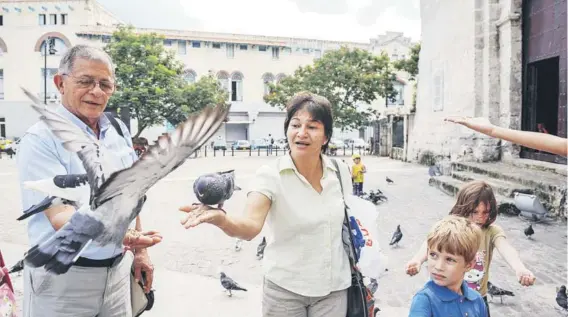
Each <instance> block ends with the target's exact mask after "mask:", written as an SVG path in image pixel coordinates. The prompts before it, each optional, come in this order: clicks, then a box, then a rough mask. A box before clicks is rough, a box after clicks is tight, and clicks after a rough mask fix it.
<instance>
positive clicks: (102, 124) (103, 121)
mask: <svg viewBox="0 0 568 317" xmlns="http://www.w3.org/2000/svg"><path fill="white" fill-rule="evenodd" d="M55 112H57V113H58V114H60V115H61V116H63V117H65V118H66V119H69V121H71V122H73V123H74V124H75V125H77V126H78V127H79V128H81V130H84V131H87V132H89V133H91V134H93V133H94V131H93V130H92V129H91V128H90V127H89V126H88V125H87V124H86V123H85V122H83V121H81V119H79V118H78V117H77V116H76V115H74V114H73V113H71V112H70V111H69V110H68V109H67V108H66V107H65V106H63V105H62V104H60V105H59V106H57V108H56V109H55ZM109 127H110V121H109V119H108V118H107V117H106V115H105V114H104V113H102V114H101V116H100V117H99V129H100V133H101V136H103V135H104V133H105V132H106V130H107V129H108V128H109Z"/></svg>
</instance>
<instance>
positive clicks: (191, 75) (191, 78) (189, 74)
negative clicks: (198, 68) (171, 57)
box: [183, 69, 197, 84]
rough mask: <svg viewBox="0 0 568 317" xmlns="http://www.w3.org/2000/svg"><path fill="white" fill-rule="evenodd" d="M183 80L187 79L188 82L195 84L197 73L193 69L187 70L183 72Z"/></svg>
mask: <svg viewBox="0 0 568 317" xmlns="http://www.w3.org/2000/svg"><path fill="white" fill-rule="evenodd" d="M183 79H185V81H186V82H188V83H190V84H193V83H195V81H196V79H197V73H196V72H195V71H194V70H193V69H186V70H185V71H184V72H183Z"/></svg>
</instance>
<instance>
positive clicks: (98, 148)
mask: <svg viewBox="0 0 568 317" xmlns="http://www.w3.org/2000/svg"><path fill="white" fill-rule="evenodd" d="M22 89H23V88H22ZM23 90H24V93H25V94H26V95H27V96H28V97H29V98H30V99H31V100H32V101H33V102H34V104H33V105H32V108H33V109H34V110H36V111H37V112H39V113H40V114H41V117H40V119H41V120H42V121H43V122H44V123H45V124H46V125H47V126H48V127H49V128H50V130H51V131H52V132H53V134H54V135H55V136H56V137H57V138H59V139H60V140H61V142H62V145H63V146H64V148H65V149H66V150H68V151H69V152H71V153H77V155H78V157H79V159H80V160H81V162H82V163H83V167H84V168H85V171H86V172H87V178H88V183H89V187H90V188H89V189H90V193H91V194H90V199H89V203H88V204H84V205H82V206H81V207H80V208H79V209H78V210H77V211H76V212H75V213H73V215H72V216H71V219H70V220H69V221H68V222H67V223H66V224H65V225H63V227H61V228H60V229H59V230H57V231H56V232H55V233H54V234H52V235H51V236H50V237H46V238H45V239H42V240H41V242H40V243H39V244H37V245H35V246H33V247H32V248H31V249H30V250H29V251H28V252H27V255H26V257H25V265H29V266H30V267H42V266H44V267H45V270H46V271H48V272H50V273H53V274H63V273H66V272H67V271H68V270H69V268H70V267H71V265H72V264H73V263H74V262H75V261H76V260H77V259H78V258H79V256H80V255H81V253H82V251H83V250H84V249H85V247H87V246H88V245H89V244H90V243H92V242H93V241H96V242H98V243H99V244H101V245H105V244H109V243H114V244H115V245H116V246H117V247H118V248H122V243H123V239H124V236H125V234H126V231H127V229H128V226H129V224H130V223H131V222H132V220H134V219H135V218H136V216H137V215H138V213H140V211H141V210H142V206H143V204H144V200H145V199H144V197H145V194H146V192H147V191H148V190H149V189H150V188H151V187H152V186H153V185H154V184H156V183H157V182H158V181H159V180H160V179H162V178H164V177H165V176H166V175H168V174H169V173H170V172H172V171H173V170H175V169H176V168H178V167H179V166H180V165H182V164H183V163H184V162H185V160H186V159H187V158H188V157H189V156H190V155H191V154H193V153H194V152H195V150H196V149H197V148H198V147H199V146H201V145H203V144H204V143H205V142H206V141H207V140H208V139H210V138H211V136H213V135H214V134H215V132H216V131H217V130H218V129H219V128H220V127H221V125H222V124H223V122H224V120H225V119H226V117H227V115H228V113H229V109H230V105H229V106H225V105H220V106H215V107H207V108H205V109H204V110H203V111H201V113H199V114H194V115H191V116H189V117H188V119H187V120H186V121H185V122H183V123H182V124H180V125H179V126H178V127H177V128H176V129H175V130H174V131H173V132H172V134H171V135H165V136H161V137H160V138H159V139H158V142H157V143H156V144H155V145H153V146H152V147H150V148H149V149H148V151H147V152H146V153H144V155H143V156H142V157H140V159H139V160H138V161H136V162H135V163H134V164H133V165H132V166H131V167H130V168H125V169H123V170H120V171H114V170H115V168H113V166H112V164H111V163H110V162H109V160H108V156H110V155H113V154H112V153H111V152H110V151H109V150H107V149H106V148H105V147H104V146H102V145H101V144H100V143H99V140H98V139H97V138H95V137H94V136H92V135H90V134H87V133H85V132H84V131H83V130H81V129H80V128H79V127H77V126H76V125H75V124H74V123H72V122H71V121H69V120H68V119H66V118H65V117H62V116H61V115H59V114H58V113H56V112H55V111H53V110H51V109H50V108H48V107H47V106H46V105H44V104H42V102H41V101H40V100H39V99H38V98H37V97H36V96H35V95H33V94H32V93H31V92H29V91H27V90H26V89H23Z"/></svg>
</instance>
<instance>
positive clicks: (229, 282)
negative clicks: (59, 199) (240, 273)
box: [221, 272, 247, 297]
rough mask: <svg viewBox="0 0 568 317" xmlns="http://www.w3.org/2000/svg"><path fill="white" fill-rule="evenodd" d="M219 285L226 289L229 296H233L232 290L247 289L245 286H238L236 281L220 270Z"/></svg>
mask: <svg viewBox="0 0 568 317" xmlns="http://www.w3.org/2000/svg"><path fill="white" fill-rule="evenodd" d="M221 285H223V288H224V289H226V290H227V293H228V295H229V297H231V296H233V293H232V291H245V292H246V291H247V290H246V288H243V287H240V286H239V284H237V282H235V281H233V279H232V278H230V277H228V276H227V275H226V274H225V273H223V272H221Z"/></svg>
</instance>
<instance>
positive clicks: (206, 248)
mask: <svg viewBox="0 0 568 317" xmlns="http://www.w3.org/2000/svg"><path fill="white" fill-rule="evenodd" d="M272 159H273V158H272V157H266V156H260V157H255V156H254V155H253V156H252V157H249V156H248V153H240V154H237V155H236V156H235V157H219V156H218V157H215V158H212V157H210V155H209V157H208V158H197V159H192V160H188V161H187V162H186V163H185V164H184V165H183V166H181V167H180V168H179V169H178V170H177V171H175V172H174V173H172V174H171V175H169V176H168V177H167V178H166V179H164V180H162V181H161V182H159V183H158V184H157V185H156V186H154V188H152V189H151V190H150V192H149V193H148V201H147V202H146V206H145V208H144V210H143V212H142V222H143V227H144V228H145V229H155V230H159V231H160V232H162V233H163V235H164V240H163V242H162V243H161V244H160V245H158V246H156V247H154V248H152V249H151V256H152V260H153V262H154V264H155V266H156V267H159V268H160V269H163V270H167V271H171V272H174V273H176V274H178V275H169V276H181V275H179V274H182V275H183V273H188V274H186V275H188V276H189V275H191V276H195V275H201V276H203V277H210V278H214V279H217V277H218V275H217V274H218V270H219V269H220V268H223V269H224V270H225V271H226V272H228V274H229V275H230V276H232V277H233V278H234V279H235V280H237V281H239V282H240V283H241V284H243V285H249V286H251V287H255V288H258V287H259V286H260V285H261V281H262V276H261V262H259V261H257V260H256V258H255V256H254V254H255V250H256V245H257V244H258V243H259V241H260V239H261V237H262V236H259V237H257V238H255V239H254V240H253V241H251V242H245V243H244V244H243V249H242V250H241V251H240V252H235V251H234V242H235V241H234V239H231V238H228V237H226V236H225V235H224V234H223V233H222V232H221V231H220V230H218V229H216V228H214V227H211V226H201V227H198V228H194V229H191V230H185V229H183V228H182V227H181V226H180V225H179V219H180V218H181V216H182V215H181V213H180V212H178V211H177V208H178V206H180V205H184V204H189V203H191V202H193V201H194V196H193V193H192V190H191V186H192V184H193V180H194V179H195V178H196V176H198V175H200V174H202V173H206V172H212V171H220V170H228V169H235V171H236V176H237V184H238V185H239V186H241V187H242V188H243V189H244V190H243V191H242V192H237V193H236V194H235V196H234V197H233V198H232V199H231V200H230V201H229V202H227V203H226V209H227V210H228V212H230V213H240V212H241V209H242V206H243V203H244V200H245V193H246V188H247V187H248V182H249V181H250V180H251V178H252V177H253V176H254V172H255V170H256V169H257V168H258V167H259V166H260V165H261V164H263V163H264V162H267V161H268V160H272ZM346 160H349V159H348V158H347V159H346ZM363 162H364V163H365V164H366V165H367V169H368V171H369V172H368V174H367V176H366V183H365V190H369V189H374V188H380V189H381V190H382V191H383V192H384V193H385V194H386V195H387V196H388V198H389V201H388V202H387V203H385V204H383V205H381V206H379V207H378V210H379V212H380V215H379V229H380V242H381V243H382V246H383V249H384V252H385V254H386V255H387V257H388V263H387V267H388V269H389V270H388V272H386V273H385V274H384V276H383V277H382V278H381V280H380V287H379V291H378V292H377V294H376V296H377V298H378V305H379V307H380V308H381V309H383V314H382V316H407V315H408V307H409V305H410V301H411V299H412V296H413V294H414V293H415V292H416V291H417V290H418V289H420V287H421V286H422V285H423V284H424V283H425V282H426V280H427V279H428V276H427V273H426V272H425V269H423V270H422V272H421V273H420V274H419V275H418V276H416V277H409V276H407V275H406V274H405V273H404V264H405V263H406V261H408V260H409V259H410V258H411V257H412V255H413V254H414V252H416V250H417V249H418V247H419V246H420V243H421V242H422V241H423V239H424V238H425V235H426V233H427V231H428V230H429V228H430V227H431V225H432V224H433V223H434V222H435V221H436V220H437V219H439V218H440V217H443V216H444V215H446V214H447V212H448V211H449V209H450V208H451V206H452V203H453V198H452V197H449V196H446V195H445V194H443V193H441V192H439V191H438V190H436V189H435V188H432V187H429V186H428V173H427V168H424V167H422V166H419V165H414V164H408V163H402V162H398V161H393V160H389V159H386V158H375V157H364V160H363ZM385 176H388V177H390V178H391V179H393V180H394V182H395V183H394V184H393V185H387V184H386V182H385ZM0 197H1V199H2V212H1V213H0V233H1V235H0V247H1V246H2V242H5V243H7V244H8V243H9V244H10V245H20V246H21V249H22V252H23V251H24V250H25V249H26V247H25V245H26V243H27V237H26V235H25V225H24V224H20V223H17V222H16V221H15V220H14V219H16V217H17V216H18V215H19V214H20V212H21V210H20V209H21V207H20V194H19V187H18V177H17V171H16V168H15V161H13V160H9V159H7V158H5V157H4V158H3V159H0ZM497 223H498V224H499V225H501V226H502V227H503V228H504V230H505V232H506V233H507V236H508V239H509V240H510V242H511V243H512V245H513V246H514V247H515V248H516V249H517V250H519V252H520V255H521V258H522V260H523V262H524V263H525V264H526V265H527V267H528V268H529V269H531V270H532V271H533V272H534V273H535V275H536V276H537V282H536V284H535V285H534V286H533V287H530V288H523V287H522V286H520V285H519V284H518V283H517V282H516V278H515V274H514V272H513V271H512V270H510V269H509V267H508V265H507V264H506V263H505V262H504V260H503V259H502V258H501V257H500V255H499V254H498V253H497V254H496V255H495V257H494V261H493V264H492V265H491V272H490V280H491V281H492V282H493V283H494V284H496V285H498V286H500V287H502V288H506V289H509V290H512V291H513V292H514V293H515V297H511V298H506V299H505V300H504V303H503V304H501V302H500V301H499V300H498V299H495V301H494V302H493V303H490V307H491V311H492V313H493V315H495V316H535V315H540V316H562V312H561V311H560V310H559V309H557V308H556V303H555V288H556V287H557V286H559V285H561V284H567V278H566V271H567V267H566V266H567V241H566V240H567V227H566V224H564V223H554V224H551V225H536V226H534V229H535V232H536V233H535V235H534V239H532V240H528V239H526V238H525V237H524V235H523V232H522V231H523V228H524V227H526V226H527V224H526V223H525V222H523V221H522V220H520V219H518V218H510V217H499V218H498V220H497ZM397 224H401V227H402V231H403V234H404V237H403V239H402V241H401V243H400V247H399V248H393V249H391V248H389V247H388V242H389V241H390V238H391V235H392V232H393V231H394V230H395V228H396V225H397ZM6 260H7V262H8V263H13V262H14V261H15V260H16V259H6ZM189 273H191V274H189ZM201 280H202V279H201ZM201 280H199V281H201ZM211 280H212V281H213V279H211ZM199 281H197V280H196V281H195V283H201V282H199ZM16 284H17V285H20V284H21V283H16ZM160 284H161V285H160V286H161V288H162V289H163V288H164V287H171V288H175V287H178V286H177V284H176V281H171V284H170V282H169V281H165V280H162V281H160ZM169 285H171V286H169ZM17 288H19V286H17ZM19 291H20V290H19ZM19 291H18V292H19ZM249 295H251V296H252V295H253V294H252V293H249ZM211 296H218V294H213V295H211V294H210V293H209V292H201V293H199V292H197V295H193V296H192V297H190V298H185V299H181V298H164V297H162V298H164V301H171V303H170V304H168V305H169V306H172V305H181V304H180V303H179V301H185V302H188V303H189V302H192V301H195V303H194V304H193V309H192V311H194V312H196V313H198V315H199V316H214V315H215V316H217V315H218V314H205V313H204V314H199V312H200V311H199V310H198V308H196V307H198V306H199V305H200V303H203V302H204V301H207V302H209V301H210V299H208V297H211ZM255 296H256V295H255ZM190 304H191V303H190ZM196 305H197V306H196ZM218 305H219V306H223V305H225V304H224V303H223V302H220V303H218ZM226 305H230V304H226ZM231 305H232V304H231ZM182 306H183V305H182ZM258 307H260V301H258ZM221 308H222V307H219V309H221ZM256 314H257V312H255V313H252V312H251V311H248V312H242V313H237V314H234V315H235V316H252V315H255V316H256ZM169 315H171V314H169ZM174 315H175V316H178V314H174ZM184 315H185V314H184ZM150 316H154V314H150ZM156 316H158V315H156Z"/></svg>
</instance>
